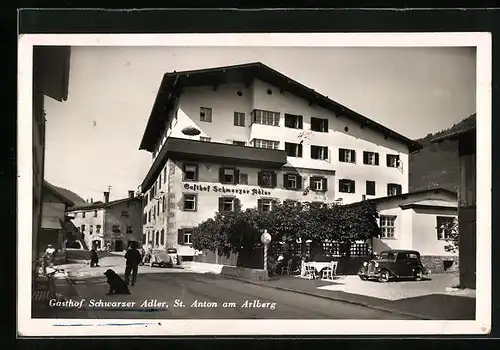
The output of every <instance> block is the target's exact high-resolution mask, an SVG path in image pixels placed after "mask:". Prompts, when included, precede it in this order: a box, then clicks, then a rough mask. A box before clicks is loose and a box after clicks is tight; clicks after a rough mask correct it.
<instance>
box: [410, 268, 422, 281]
mask: <svg viewBox="0 0 500 350" xmlns="http://www.w3.org/2000/svg"><path fill="white" fill-rule="evenodd" d="M423 278H424V272H423V271H422V269H420V268H417V269H415V271H414V272H413V279H414V280H415V281H421V280H422V279H423Z"/></svg>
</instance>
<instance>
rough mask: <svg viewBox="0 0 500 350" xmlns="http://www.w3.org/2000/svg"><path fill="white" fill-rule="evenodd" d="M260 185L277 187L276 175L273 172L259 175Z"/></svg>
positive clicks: (262, 172)
mask: <svg viewBox="0 0 500 350" xmlns="http://www.w3.org/2000/svg"><path fill="white" fill-rule="evenodd" d="M257 176H258V185H259V186H262V187H276V174H275V173H274V172H272V171H260V172H259V173H258V175H257Z"/></svg>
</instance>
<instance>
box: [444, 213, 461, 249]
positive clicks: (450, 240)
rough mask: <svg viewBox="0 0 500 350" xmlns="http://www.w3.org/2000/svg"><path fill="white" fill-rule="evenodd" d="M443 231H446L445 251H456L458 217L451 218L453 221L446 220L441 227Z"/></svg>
mask: <svg viewBox="0 0 500 350" xmlns="http://www.w3.org/2000/svg"><path fill="white" fill-rule="evenodd" d="M442 229H444V232H446V237H447V238H446V243H447V244H446V245H445V246H444V249H445V251H447V252H451V253H458V240H459V231H458V218H453V221H451V222H448V223H446V224H445V225H444V227H442Z"/></svg>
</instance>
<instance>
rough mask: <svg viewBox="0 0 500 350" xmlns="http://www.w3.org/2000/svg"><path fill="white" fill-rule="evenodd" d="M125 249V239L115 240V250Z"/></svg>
mask: <svg viewBox="0 0 500 350" xmlns="http://www.w3.org/2000/svg"><path fill="white" fill-rule="evenodd" d="M122 250H123V241H122V240H120V239H119V240H116V241H115V252H121V251H122Z"/></svg>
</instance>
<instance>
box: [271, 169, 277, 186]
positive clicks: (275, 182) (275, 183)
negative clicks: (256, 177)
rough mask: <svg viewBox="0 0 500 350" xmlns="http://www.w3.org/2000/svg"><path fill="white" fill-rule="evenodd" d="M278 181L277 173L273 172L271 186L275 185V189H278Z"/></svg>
mask: <svg viewBox="0 0 500 350" xmlns="http://www.w3.org/2000/svg"><path fill="white" fill-rule="evenodd" d="M277 182H278V181H277V179H276V173H275V172H274V171H273V172H271V184H272V185H273V187H276V185H277Z"/></svg>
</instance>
